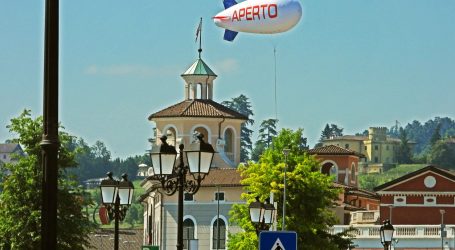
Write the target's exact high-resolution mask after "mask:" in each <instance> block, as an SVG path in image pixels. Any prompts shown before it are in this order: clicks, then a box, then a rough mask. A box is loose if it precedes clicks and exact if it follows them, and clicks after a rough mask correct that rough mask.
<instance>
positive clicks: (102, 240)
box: [86, 229, 143, 250]
mask: <svg viewBox="0 0 455 250" xmlns="http://www.w3.org/2000/svg"><path fill="white" fill-rule="evenodd" d="M113 239H114V230H113V229H97V230H96V231H95V232H93V233H90V234H89V242H90V245H91V247H88V248H86V249H96V250H111V249H113V248H114V241H113ZM142 239H143V229H120V230H119V249H120V250H122V249H124V250H127V249H141V247H142V245H143V244H142Z"/></svg>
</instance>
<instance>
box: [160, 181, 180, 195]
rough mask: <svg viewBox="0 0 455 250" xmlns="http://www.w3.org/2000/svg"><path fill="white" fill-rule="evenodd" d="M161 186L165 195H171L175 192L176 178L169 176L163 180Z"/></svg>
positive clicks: (176, 186)
mask: <svg viewBox="0 0 455 250" xmlns="http://www.w3.org/2000/svg"><path fill="white" fill-rule="evenodd" d="M162 186H163V189H164V192H165V193H166V195H168V196H171V195H173V194H175V192H177V188H178V178H169V179H167V180H165V181H164V182H163V185H162Z"/></svg>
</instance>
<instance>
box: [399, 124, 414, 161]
mask: <svg viewBox="0 0 455 250" xmlns="http://www.w3.org/2000/svg"><path fill="white" fill-rule="evenodd" d="M397 162H398V163H400V164H409V163H412V153H411V147H410V146H409V139H408V135H407V132H406V130H404V129H403V128H400V145H399V146H398V149H397Z"/></svg>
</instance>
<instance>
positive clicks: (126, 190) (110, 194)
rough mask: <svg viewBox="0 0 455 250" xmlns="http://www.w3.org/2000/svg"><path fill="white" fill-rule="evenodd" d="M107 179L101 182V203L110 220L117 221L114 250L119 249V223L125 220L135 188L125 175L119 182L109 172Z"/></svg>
mask: <svg viewBox="0 0 455 250" xmlns="http://www.w3.org/2000/svg"><path fill="white" fill-rule="evenodd" d="M106 175H107V178H106V179H104V180H102V181H101V184H100V189H101V201H102V203H103V205H104V207H106V208H107V211H108V214H109V218H110V219H111V220H112V219H114V221H115V231H114V250H118V249H119V221H122V220H123V219H124V218H125V215H126V211H127V210H128V207H129V206H130V205H131V203H132V200H133V192H134V186H133V183H132V182H131V181H128V175H127V174H123V175H122V180H121V181H117V180H114V178H113V177H112V172H108V173H107V174H106Z"/></svg>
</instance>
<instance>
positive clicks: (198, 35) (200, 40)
mask: <svg viewBox="0 0 455 250" xmlns="http://www.w3.org/2000/svg"><path fill="white" fill-rule="evenodd" d="M198 38H199V49H198V50H197V52H198V53H199V59H201V53H202V17H201V20H200V21H199V26H198V27H197V30H196V41H197V39H198Z"/></svg>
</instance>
